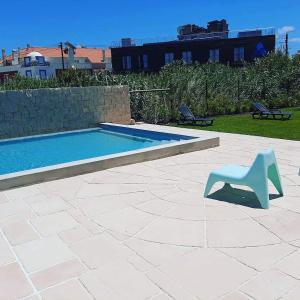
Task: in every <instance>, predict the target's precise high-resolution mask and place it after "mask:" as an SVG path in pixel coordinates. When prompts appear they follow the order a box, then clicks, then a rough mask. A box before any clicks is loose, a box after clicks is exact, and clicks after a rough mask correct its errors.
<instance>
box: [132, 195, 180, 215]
mask: <svg viewBox="0 0 300 300" xmlns="http://www.w3.org/2000/svg"><path fill="white" fill-rule="evenodd" d="M135 207H136V208H137V209H139V210H141V211H144V212H148V213H150V214H154V215H158V216H161V215H166V212H167V211H168V210H170V209H171V208H173V207H175V204H173V203H170V202H168V201H164V200H160V199H153V200H149V201H146V202H143V203H140V204H137V205H135Z"/></svg>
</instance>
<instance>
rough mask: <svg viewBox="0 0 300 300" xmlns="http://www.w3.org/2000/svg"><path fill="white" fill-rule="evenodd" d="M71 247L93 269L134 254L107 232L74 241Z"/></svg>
mask: <svg viewBox="0 0 300 300" xmlns="http://www.w3.org/2000/svg"><path fill="white" fill-rule="evenodd" d="M70 248H71V249H72V251H74V253H76V254H77V255H78V256H79V257H80V259H81V260H82V261H83V262H84V263H85V264H86V265H87V266H88V267H89V268H91V269H95V268H99V267H102V266H103V265H105V264H108V263H111V262H114V261H115V260H117V259H124V260H126V259H127V258H128V257H129V256H131V255H133V254H134V252H133V251H131V250H130V249H129V248H128V247H126V246H124V245H123V244H122V243H120V242H119V241H117V240H116V239H114V238H113V237H112V236H111V235H109V234H107V233H102V234H100V235H98V236H95V237H92V238H88V239H85V240H82V241H79V242H77V243H74V244H72V245H71V246H70Z"/></svg>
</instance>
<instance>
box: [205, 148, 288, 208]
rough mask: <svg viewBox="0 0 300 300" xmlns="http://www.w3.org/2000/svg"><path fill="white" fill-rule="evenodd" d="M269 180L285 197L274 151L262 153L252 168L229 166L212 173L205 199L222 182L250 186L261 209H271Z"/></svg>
mask: <svg viewBox="0 0 300 300" xmlns="http://www.w3.org/2000/svg"><path fill="white" fill-rule="evenodd" d="M268 179H270V180H271V182H272V183H273V184H274V186H275V188H276V190H277V191H278V192H279V194H280V195H281V196H283V191H282V185H281V180H280V175H279V171H278V166H277V162H276V158H275V154H274V151H273V150H271V149H269V150H266V151H262V152H260V153H259V154H258V155H257V157H256V159H255V161H254V163H253V164H252V166H251V167H242V166H236V165H227V166H224V167H223V168H221V169H220V170H216V171H213V172H211V173H210V175H209V178H208V181H207V184H206V188H205V192H204V197H207V196H208V194H209V192H210V190H211V188H212V187H213V185H214V184H215V183H216V182H218V181H222V182H225V183H226V184H237V185H246V186H249V187H250V188H251V189H252V190H253V191H254V192H255V194H256V196H257V198H258V200H259V202H260V204H261V207H262V208H269V191H268Z"/></svg>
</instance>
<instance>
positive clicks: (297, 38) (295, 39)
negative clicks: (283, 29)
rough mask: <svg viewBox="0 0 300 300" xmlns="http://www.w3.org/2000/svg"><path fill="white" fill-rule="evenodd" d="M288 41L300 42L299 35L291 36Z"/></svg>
mask: <svg viewBox="0 0 300 300" xmlns="http://www.w3.org/2000/svg"><path fill="white" fill-rule="evenodd" d="M290 42H293V43H300V37H295V38H291V39H290Z"/></svg>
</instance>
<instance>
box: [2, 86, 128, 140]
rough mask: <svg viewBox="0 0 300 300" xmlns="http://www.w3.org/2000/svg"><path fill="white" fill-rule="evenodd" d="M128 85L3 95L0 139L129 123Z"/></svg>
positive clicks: (16, 92) (31, 91)
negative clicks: (107, 124) (106, 123)
mask: <svg viewBox="0 0 300 300" xmlns="http://www.w3.org/2000/svg"><path fill="white" fill-rule="evenodd" d="M130 118H131V112H130V96H129V90H128V87H126V86H111V87H76V88H55V89H37V90H24V91H2V92H0V139H4V138H14V137H22V136H29V135H37V134H45V133H53V132H59V131H69V130H77V129H85V128H90V127H95V126H96V125H97V124H98V123H103V122H110V123H119V124H129V123H130Z"/></svg>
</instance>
